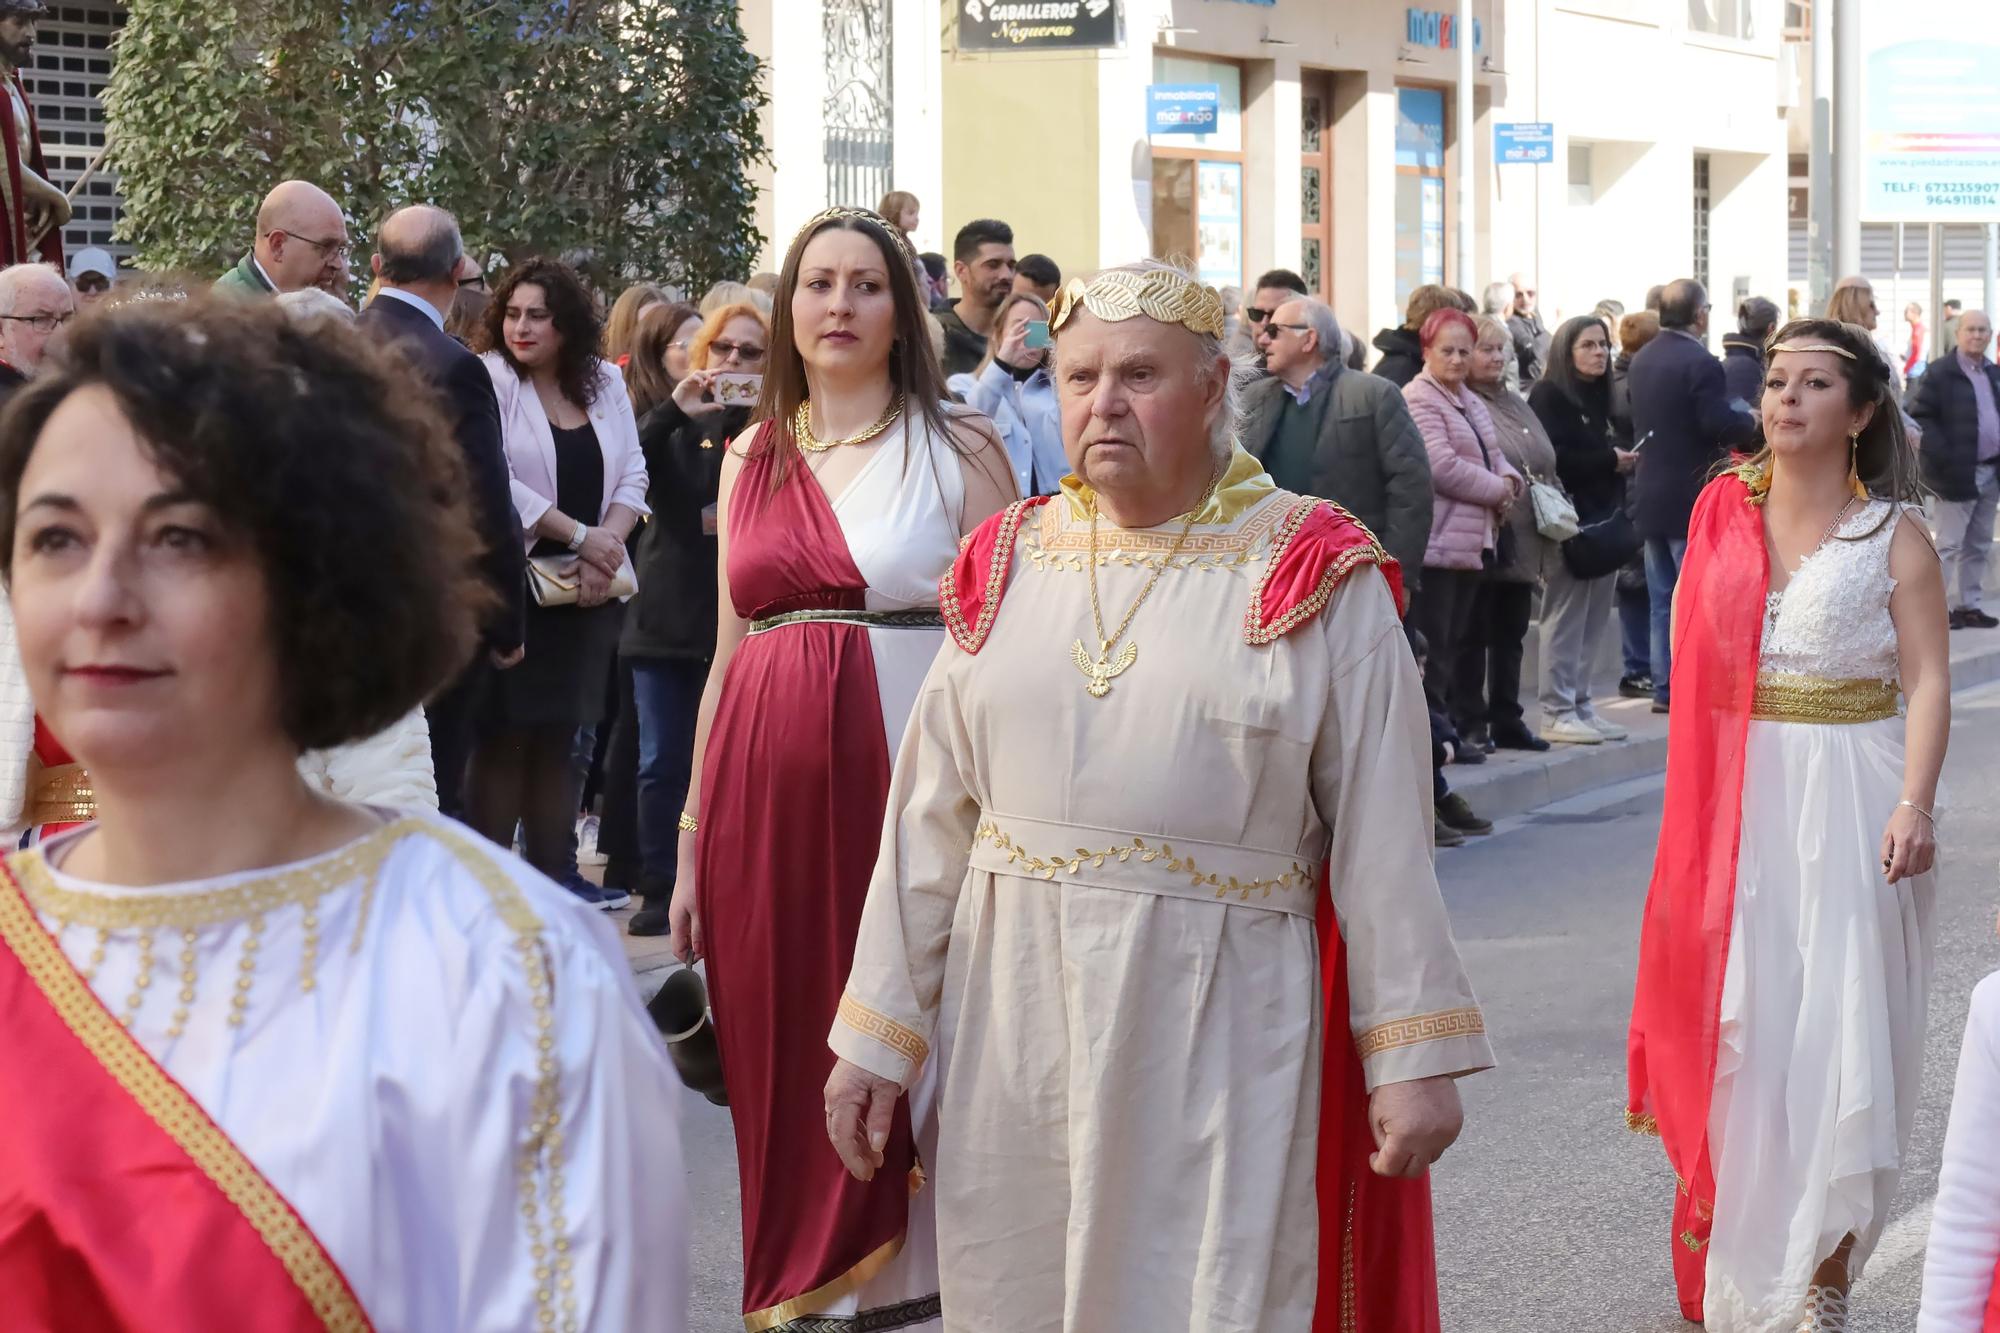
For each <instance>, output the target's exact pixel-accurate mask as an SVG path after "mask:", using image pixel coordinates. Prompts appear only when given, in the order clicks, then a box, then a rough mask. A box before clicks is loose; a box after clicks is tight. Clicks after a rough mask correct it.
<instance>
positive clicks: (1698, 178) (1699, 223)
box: [1694, 153, 1709, 287]
mask: <svg viewBox="0 0 2000 1333" xmlns="http://www.w3.org/2000/svg"><path fill="white" fill-rule="evenodd" d="M1708 200H1709V195H1708V154H1707V153H1696V154H1695V155H1694V280H1695V281H1696V282H1698V283H1700V284H1701V285H1702V286H1703V287H1706V286H1708Z"/></svg>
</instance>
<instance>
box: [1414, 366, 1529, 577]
mask: <svg viewBox="0 0 2000 1333" xmlns="http://www.w3.org/2000/svg"><path fill="white" fill-rule="evenodd" d="M1403 401H1405V402H1406V403H1408V404H1409V406H1410V416H1411V417H1412V418H1414V419H1415V420H1416V423H1417V429H1418V430H1419V431H1421V432H1423V436H1424V450H1425V452H1427V453H1428V454H1429V455H1430V459H1431V495H1432V506H1431V539H1430V543H1429V545H1427V546H1426V547H1425V548H1424V568H1426V569H1479V568H1481V567H1482V565H1483V564H1484V562H1483V561H1482V560H1481V558H1480V552H1481V551H1484V550H1488V549H1490V548H1491V547H1492V546H1493V543H1494V534H1495V533H1496V532H1497V531H1498V530H1499V526H1500V514H1501V512H1502V511H1503V510H1504V509H1505V508H1506V507H1507V502H1508V500H1509V499H1511V498H1512V497H1513V494H1514V492H1513V489H1512V488H1511V487H1510V486H1509V485H1508V479H1509V478H1514V479H1516V480H1518V479H1519V477H1520V474H1519V473H1518V472H1516V471H1515V470H1514V468H1513V465H1511V464H1510V463H1508V461H1507V456H1506V455H1505V454H1504V453H1502V452H1501V451H1500V436H1499V434H1498V433H1497V432H1496V431H1495V430H1494V429H1493V418H1492V417H1491V416H1490V415H1489V414H1488V413H1487V411H1486V404H1485V403H1483V402H1481V401H1480V400H1479V396H1478V395H1477V394H1475V393H1473V392H1472V391H1471V390H1469V389H1466V388H1464V387H1463V386H1461V387H1459V388H1458V389H1457V390H1455V391H1454V390H1451V389H1447V388H1445V387H1444V385H1442V384H1439V383H1438V382H1437V381H1436V380H1434V379H1432V378H1431V375H1430V372H1429V371H1424V372H1423V373H1421V374H1419V375H1418V376H1417V377H1416V378H1415V379H1413V380H1411V381H1410V382H1409V383H1408V384H1406V385H1404V386H1403ZM1482 442H1483V443H1484V446H1485V447H1484V450H1483V451H1482V449H1481V444H1482Z"/></svg>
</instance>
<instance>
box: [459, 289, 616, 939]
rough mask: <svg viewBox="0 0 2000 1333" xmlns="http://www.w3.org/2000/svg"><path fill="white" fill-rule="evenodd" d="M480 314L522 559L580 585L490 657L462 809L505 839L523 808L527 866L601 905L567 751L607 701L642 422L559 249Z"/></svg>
mask: <svg viewBox="0 0 2000 1333" xmlns="http://www.w3.org/2000/svg"><path fill="white" fill-rule="evenodd" d="M485 321H486V322H485V327H484V333H485V340H484V341H485V348H486V350H485V352H484V354H483V359H484V360H485V362H486V369H487V371H488V373H490V374H491V375H492V377H493V391H494V395H495V397H496V398H497V399H498V400H499V406H500V435H501V440H502V442H503V444H504V445H505V447H506V453H507V467H508V471H509V472H510V473H511V474H512V478H513V491H514V509H515V511H516V512H517V513H518V514H519V515H520V518H521V541H522V543H523V545H524V546H525V547H526V548H527V552H528V556H529V558H530V560H533V561H538V562H541V563H543V564H544V565H547V566H550V567H553V568H554V569H555V570H556V572H557V573H558V575H559V576H560V577H561V578H562V579H563V580H564V581H573V582H575V583H576V585H577V596H576V600H575V602H574V603H573V604H570V605H547V606H544V605H539V604H536V603H535V601H534V600H533V599H531V600H530V604H529V607H528V616H527V638H526V647H525V656H524V657H523V659H522V661H521V663H520V664H519V665H518V666H516V667H514V668H513V669H512V670H509V671H503V672H500V673H499V675H498V677H497V678H496V680H495V682H494V685H493V689H492V691H491V694H490V695H489V697H488V699H487V703H486V707H485V708H484V710H483V711H482V714H481V717H480V722H479V726H478V729H477V735H476V737H475V739H474V744H473V752H472V762H471V764H470V767H469V770H468V774H467V784H468V785H467V801H466V804H467V814H468V815H469V816H470V817H471V822H472V825H473V826H474V827H475V828H477V829H478V830H479V831H480V832H481V833H482V834H484V835H485V836H486V837H488V838H490V839H492V840H493V841H494V842H497V843H499V844H500V845H501V846H503V847H504V846H507V845H509V844H510V843H511V842H512V841H513V836H514V828H515V825H516V824H517V823H518V824H519V825H520V828H521V832H522V850H523V852H524V854H525V855H526V856H527V859H528V861H529V863H530V864H532V865H533V866H534V867H535V869H537V870H539V871H541V872H542V873H543V874H545V875H547V876H549V878H551V879H554V880H557V881H559V882H567V883H568V884H569V885H570V887H571V890H572V891H573V892H576V893H577V894H578V895H579V896H580V897H583V898H584V899H585V900H586V901H589V902H591V903H592V904H594V905H596V906H600V907H612V906H623V905H624V902H625V901H628V899H626V897H625V895H623V894H616V895H607V894H605V893H604V892H603V891H601V890H597V889H594V888H592V887H591V886H589V885H587V884H585V883H584V882H583V881H582V880H580V879H579V878H577V877H576V875H575V873H574V870H575V866H574V863H573V861H572V859H571V858H572V855H573V850H574V849H573V844H572V842H571V836H572V832H573V830H574V826H575V822H576V811H577V800H578V796H579V794H580V788H581V783H582V778H583V775H582V774H581V773H580V772H579V771H578V770H577V767H576V764H575V762H574V760H573V759H572V751H573V749H574V746H575V740H576V734H577V731H578V729H579V728H581V727H583V726H586V725H591V724H595V723H596V722H598V721H599V720H600V719H601V718H603V716H604V711H605V695H606V690H607V687H608V685H609V683H610V680H611V663H612V659H613V656H614V655H615V654H616V652H617V649H618V631H619V625H620V622H621V620H622V618H623V610H624V608H623V606H622V604H621V602H620V601H619V600H617V599H615V598H613V596H612V593H611V590H612V583H613V580H614V579H616V578H617V577H618V576H619V574H620V572H621V571H623V572H624V573H625V574H626V575H627V577H629V575H630V570H631V562H630V560H629V559H628V558H627V556H626V552H625V542H626V539H627V538H628V537H630V536H631V534H632V529H633V527H634V526H635V525H636V524H637V523H638V521H639V519H640V518H641V517H642V516H643V515H645V514H646V513H647V512H648V511H647V509H646V458H645V454H644V453H643V452H641V450H640V448H639V428H638V426H637V424H636V423H635V422H634V421H633V418H632V404H631V401H630V399H628V398H627V397H626V395H625V381H624V378H623V377H622V376H621V375H620V374H619V372H618V368H617V367H616V366H614V365H612V364H611V363H610V362H609V361H604V360H601V359H600V358H599V357H598V355H597V348H598V339H599V335H600V333H601V322H600V321H599V319H598V317H597V313H596V308H595V306H594V305H593V304H592V301H591V298H590V292H589V291H588V289H586V288H585V287H584V285H583V280H582V279H581V278H579V277H577V275H576V273H575V271H574V270H572V269H571V268H570V267H569V266H568V265H566V264H562V263H559V262H557V261H555V260H552V259H531V260H528V261H527V262H526V263H523V264H520V265H517V266H516V267H515V268H514V269H512V270H511V271H510V272H509V273H508V274H507V276H506V278H505V279H504V280H503V281H502V282H501V284H500V286H499V288H498V289H497V290H496V291H495V292H494V293H493V300H492V302H491V304H489V305H488V306H487V307H486V315H485ZM533 577H534V575H533V572H532V571H531V573H530V578H531V579H532V578H533ZM623 595H624V596H630V593H629V592H626V593H624V594H623Z"/></svg>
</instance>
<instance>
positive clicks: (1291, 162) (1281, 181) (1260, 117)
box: [1243, 53, 1325, 290]
mask: <svg viewBox="0 0 2000 1333" xmlns="http://www.w3.org/2000/svg"><path fill="white" fill-rule="evenodd" d="M1300 115H1301V109H1300V92H1299V61H1298V57H1297V56H1294V55H1291V54H1289V53H1284V54H1280V55H1279V56H1278V57H1277V58H1276V59H1273V60H1257V61H1252V62H1250V63H1249V65H1248V66H1247V68H1246V69H1245V70H1244V77H1243V282H1244V286H1245V288H1246V290H1247V288H1248V286H1249V284H1250V283H1253V282H1255V281H1256V280H1257V275H1258V274H1259V273H1263V272H1265V271H1267V270H1269V269H1274V268H1288V269H1291V270H1293V271H1294V272H1297V271H1298V268H1299V264H1300V256H1301V254H1302V252H1303V250H1304V246H1303V244H1302V243H1301V231H1300V225H1299V210H1300V206H1301V203H1302V200H1301V198H1300V196H1301V194H1302V193H1303V187H1302V186H1301V185H1300V182H1299V126H1300ZM1324 188H1325V182H1322V189H1324ZM1322 262H1324V257H1323V256H1322Z"/></svg>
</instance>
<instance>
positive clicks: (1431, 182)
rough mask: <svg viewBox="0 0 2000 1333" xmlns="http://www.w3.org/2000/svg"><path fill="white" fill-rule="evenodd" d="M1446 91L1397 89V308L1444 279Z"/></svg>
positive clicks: (1435, 89)
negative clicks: (1430, 285)
mask: <svg viewBox="0 0 2000 1333" xmlns="http://www.w3.org/2000/svg"><path fill="white" fill-rule="evenodd" d="M1444 196H1445V185H1444V92H1443V91H1442V90H1441V89H1437V88H1398V89H1397V90H1396V306H1397V308H1398V309H1401V308H1402V307H1403V305H1404V304H1405V303H1406V302H1408V300H1409V299H1410V293H1411V292H1413V291H1415V290H1416V289H1417V288H1418V287H1422V286H1424V285H1426V284H1430V283H1441V282H1443V281H1444V238H1445V204H1444Z"/></svg>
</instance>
